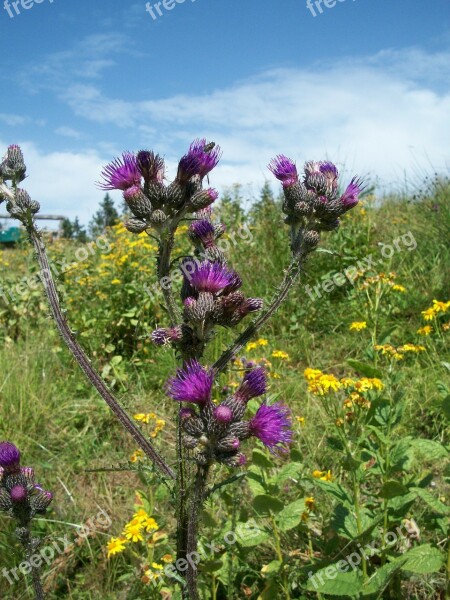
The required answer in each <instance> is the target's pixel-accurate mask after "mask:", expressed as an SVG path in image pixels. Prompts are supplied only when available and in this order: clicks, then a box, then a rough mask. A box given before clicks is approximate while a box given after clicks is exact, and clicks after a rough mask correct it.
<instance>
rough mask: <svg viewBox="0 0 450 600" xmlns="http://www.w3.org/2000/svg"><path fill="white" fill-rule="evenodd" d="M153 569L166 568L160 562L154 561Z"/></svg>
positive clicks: (160, 569)
mask: <svg viewBox="0 0 450 600" xmlns="http://www.w3.org/2000/svg"><path fill="white" fill-rule="evenodd" d="M152 569H157V570H158V571H162V570H163V569H164V567H163V565H160V564H159V563H156V562H153V563H152Z"/></svg>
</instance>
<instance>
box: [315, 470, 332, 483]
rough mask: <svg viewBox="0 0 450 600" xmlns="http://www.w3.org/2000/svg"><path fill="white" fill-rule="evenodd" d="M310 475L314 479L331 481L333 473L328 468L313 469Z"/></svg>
mask: <svg viewBox="0 0 450 600" xmlns="http://www.w3.org/2000/svg"><path fill="white" fill-rule="evenodd" d="M312 476H313V477H314V479H320V480H321V481H332V479H333V475H332V474H331V471H330V470H329V469H328V471H318V470H316V471H313V472H312Z"/></svg>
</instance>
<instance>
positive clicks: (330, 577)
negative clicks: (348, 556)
mask: <svg viewBox="0 0 450 600" xmlns="http://www.w3.org/2000/svg"><path fill="white" fill-rule="evenodd" d="M341 563H346V561H344V560H343V561H339V562H337V563H336V564H334V565H329V566H328V567H325V568H324V569H320V571H317V572H316V573H315V574H314V575H313V576H311V577H310V578H309V580H308V583H307V586H306V589H307V590H308V591H310V592H319V593H321V594H329V595H330V596H357V595H358V594H359V593H360V592H361V588H362V585H363V581H364V579H363V574H362V573H361V571H356V570H353V571H348V572H344V573H343V572H342V570H343V569H344V568H347V569H348V568H349V567H350V565H349V564H348V563H346V567H345V566H344V565H342V566H341V567H340V568H341V570H338V567H337V565H341Z"/></svg>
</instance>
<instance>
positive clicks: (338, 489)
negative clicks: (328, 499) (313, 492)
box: [312, 477, 351, 502]
mask: <svg viewBox="0 0 450 600" xmlns="http://www.w3.org/2000/svg"><path fill="white" fill-rule="evenodd" d="M312 482H313V483H314V484H315V485H316V486H317V487H319V488H320V489H321V490H322V491H323V492H326V493H327V494H329V495H330V496H334V497H335V498H337V499H338V500H340V501H341V502H351V498H350V497H349V495H348V494H347V492H346V491H345V490H344V488H343V487H342V486H341V485H339V483H335V482H333V481H322V480H321V479H316V478H315V477H314V478H313V479H312Z"/></svg>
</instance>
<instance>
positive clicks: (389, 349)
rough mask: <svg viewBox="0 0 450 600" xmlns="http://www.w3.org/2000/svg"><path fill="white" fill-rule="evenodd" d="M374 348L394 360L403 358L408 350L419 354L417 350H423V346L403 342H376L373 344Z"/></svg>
mask: <svg viewBox="0 0 450 600" xmlns="http://www.w3.org/2000/svg"><path fill="white" fill-rule="evenodd" d="M374 348H375V350H377V351H378V352H381V354H382V356H389V357H390V358H393V359H394V360H403V358H404V357H405V354H407V353H408V352H413V353H414V354H419V352H424V351H425V347H424V346H420V345H415V344H403V346H398V347H397V348H396V347H395V346H392V345H391V344H382V345H380V344H377V345H376V346H374Z"/></svg>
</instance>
